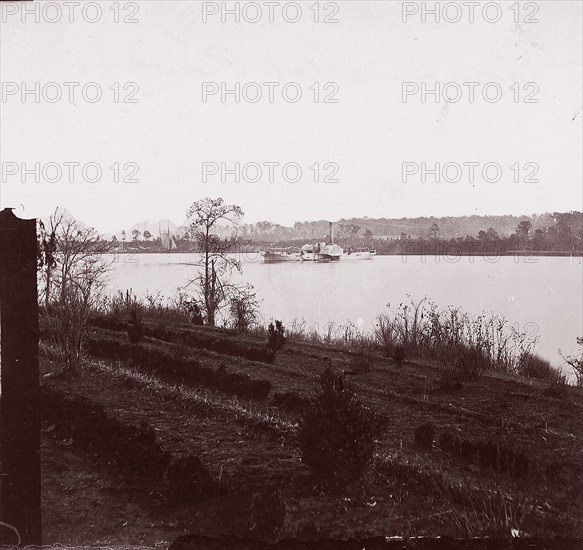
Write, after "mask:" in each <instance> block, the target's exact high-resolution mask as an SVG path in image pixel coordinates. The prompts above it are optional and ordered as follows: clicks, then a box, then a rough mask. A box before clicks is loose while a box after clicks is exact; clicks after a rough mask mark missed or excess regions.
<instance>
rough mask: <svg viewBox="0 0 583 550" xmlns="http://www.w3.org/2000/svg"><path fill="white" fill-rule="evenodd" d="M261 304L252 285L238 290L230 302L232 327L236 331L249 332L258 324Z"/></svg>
mask: <svg viewBox="0 0 583 550" xmlns="http://www.w3.org/2000/svg"><path fill="white" fill-rule="evenodd" d="M258 309H259V302H258V301H257V296H256V294H255V292H254V291H253V286H252V285H247V287H246V288H244V289H238V290H237V292H236V293H235V294H234V295H233V296H231V298H230V300H229V311H230V313H231V317H232V325H233V328H234V329H236V330H240V331H242V332H246V331H248V330H249V329H250V328H251V327H252V326H253V325H254V324H255V323H256V322H257V315H258V313H257V311H258Z"/></svg>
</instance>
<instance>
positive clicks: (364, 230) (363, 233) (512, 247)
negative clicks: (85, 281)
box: [112, 212, 583, 255]
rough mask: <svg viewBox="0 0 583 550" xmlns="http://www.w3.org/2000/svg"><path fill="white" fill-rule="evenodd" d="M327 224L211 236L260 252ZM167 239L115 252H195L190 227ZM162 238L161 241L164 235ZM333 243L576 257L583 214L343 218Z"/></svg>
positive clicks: (241, 229)
mask: <svg viewBox="0 0 583 550" xmlns="http://www.w3.org/2000/svg"><path fill="white" fill-rule="evenodd" d="M328 232H329V224H328V221H327V220H318V221H312V222H296V223H295V224H294V225H293V227H286V226H283V225H280V224H276V223H272V222H267V221H261V222H257V223H253V224H241V225H239V226H238V227H237V228H236V230H234V229H233V227H231V226H221V225H219V224H217V225H216V226H215V227H213V233H214V234H215V235H217V236H218V237H220V238H221V239H225V240H230V241H236V248H238V249H239V250H243V251H257V250H260V249H261V248H265V247H266V246H270V245H276V246H296V247H297V246H301V245H303V244H305V243H306V242H313V241H322V240H325V239H327V237H328ZM170 236H171V238H172V247H170V246H169V240H168V239H164V238H161V237H160V236H158V237H153V236H152V235H151V233H150V232H149V231H147V230H146V231H144V233H143V234H142V233H140V231H138V230H137V229H134V230H133V231H132V232H131V234H130V235H129V236H126V235H125V232H124V233H122V241H123V243H120V242H119V240H118V239H116V238H115V237H114V238H113V239H112V244H113V245H114V247H115V248H118V249H119V248H120V247H121V248H125V249H127V250H132V251H144V252H148V251H150V252H156V251H162V250H165V249H169V248H172V249H173V250H175V251H180V252H184V251H197V250H198V244H197V239H196V235H195V234H194V233H193V231H192V227H188V226H182V227H178V228H177V229H176V230H174V231H172V234H171V235H170ZM162 237H163V236H162ZM334 239H335V241H336V242H337V243H338V244H340V245H341V246H342V247H344V248H345V249H347V248H349V247H371V248H375V249H376V251H377V253H379V254H421V253H423V254H448V253H452V254H455V253H457V254H490V255H495V254H499V255H500V254H510V253H513V252H515V251H522V252H551V253H560V252H563V253H564V252H570V253H572V252H576V253H580V252H581V251H582V249H583V213H581V212H566V213H559V212H554V213H552V214H550V213H546V214H541V215H532V216H530V217H529V216H461V217H442V218H433V217H430V218H426V217H421V218H402V219H386V218H381V219H372V218H352V219H349V220H347V219H341V220H339V221H337V222H335V223H334Z"/></svg>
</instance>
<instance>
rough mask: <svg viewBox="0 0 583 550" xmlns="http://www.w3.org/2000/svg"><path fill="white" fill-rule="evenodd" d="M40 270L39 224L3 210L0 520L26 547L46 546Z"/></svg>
mask: <svg viewBox="0 0 583 550" xmlns="http://www.w3.org/2000/svg"><path fill="white" fill-rule="evenodd" d="M36 266H37V240H36V220H21V219H19V218H17V217H16V216H15V215H14V214H13V213H12V210H11V209H5V210H2V211H1V212H0V365H1V371H2V372H1V380H2V390H1V395H2V403H1V407H0V409H1V410H0V418H1V422H2V426H1V434H2V477H1V485H2V488H1V495H0V514H1V515H0V519H1V520H2V521H3V522H4V523H6V524H8V525H10V526H12V527H13V528H15V529H16V530H17V531H18V534H19V536H20V538H21V541H20V544H21V545H22V546H26V545H39V546H40V545H41V544H42V535H41V472H40V387H39V365H38V298H37V280H36ZM1 532H2V533H6V529H2V531H1ZM0 543H3V541H0Z"/></svg>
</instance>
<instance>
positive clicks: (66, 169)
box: [0, 0, 583, 232]
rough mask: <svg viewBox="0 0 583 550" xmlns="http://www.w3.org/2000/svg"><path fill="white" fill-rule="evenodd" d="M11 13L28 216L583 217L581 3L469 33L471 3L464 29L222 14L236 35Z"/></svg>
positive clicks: (398, 17) (371, 5)
mask: <svg viewBox="0 0 583 550" xmlns="http://www.w3.org/2000/svg"><path fill="white" fill-rule="evenodd" d="M2 4H3V5H2V7H1V9H2V14H1V15H2V19H1V22H0V80H1V81H2V90H1V91H2V98H1V103H0V109H1V112H0V119H1V125H0V161H1V168H2V178H1V180H0V208H4V207H8V206H10V207H15V208H16V213H17V215H19V216H21V217H37V216H44V215H46V214H48V213H49V212H50V211H52V210H53V209H54V208H55V207H56V206H62V207H66V208H67V209H68V210H69V211H71V212H72V213H73V214H74V215H75V216H76V217H78V218H79V219H81V220H83V221H84V222H85V223H88V224H90V225H93V226H95V227H96V228H98V229H99V230H101V231H103V232H109V231H116V230H118V229H119V228H120V227H129V226H130V225H132V224H134V223H135V222H138V221H141V220H147V219H150V220H158V219H160V218H169V219H172V220H175V221H176V222H177V223H181V222H182V221H183V220H184V219H185V215H186V210H187V209H188V207H189V206H190V205H191V204H192V203H193V202H194V201H196V200H197V199H200V198H202V197H205V196H211V197H217V196H220V197H223V199H224V200H225V201H227V202H229V203H235V204H238V205H240V206H241V207H242V209H243V211H244V212H245V214H246V215H245V219H244V221H245V222H248V223H254V222H256V221H259V220H269V221H272V222H276V223H281V224H284V225H291V224H293V223H294V222H295V221H305V220H314V219H330V220H336V219H340V218H350V217H363V216H368V217H374V218H376V217H387V218H401V217H415V216H435V217H439V216H447V215H472V214H480V215H486V214H515V215H521V214H532V213H542V212H547V211H550V212H553V211H570V210H583V204H582V203H583V196H582V193H583V191H582V182H583V179H582V176H583V174H582V161H581V151H582V129H583V128H582V120H583V114H582V113H581V109H582V103H581V101H582V100H581V94H582V65H583V63H582V59H581V57H582V53H581V52H582V39H581V36H582V32H581V31H582V7H581V6H582V5H581V3H580V2H576V1H566V2H564V1H554V0H553V1H552V2H551V1H540V2H536V3H533V2H530V3H524V2H521V3H519V9H518V10H516V8H515V11H512V9H511V6H515V4H514V3H511V2H491V3H490V4H492V5H494V8H495V7H496V6H498V9H499V10H500V12H499V13H498V12H496V11H491V12H487V13H486V15H484V13H483V7H484V4H485V3H483V2H482V3H481V4H480V5H479V6H478V7H477V8H476V11H475V13H474V21H473V22H469V13H468V11H467V6H465V5H464V4H463V3H462V2H452V3H450V4H453V5H454V7H453V8H452V7H450V8H448V9H450V10H452V9H457V8H459V10H460V12H459V14H461V15H460V20H459V21H458V22H455V17H456V15H458V14H456V13H454V12H453V11H450V12H448V13H445V14H443V13H442V14H441V18H440V21H439V22H437V21H435V16H433V15H431V14H428V13H425V14H423V13H421V12H422V8H423V6H422V4H423V5H424V6H426V7H431V6H433V4H435V2H424V3H423V2H397V1H391V0H387V1H367V0H358V1H338V2H324V1H322V2H319V3H315V2H312V1H307V2H299V3H293V2H279V3H276V4H277V5H274V4H272V5H271V9H272V10H273V12H272V18H271V19H272V20H270V13H269V10H270V4H269V3H267V2H255V3H251V4H252V5H248V4H249V3H248V2H226V3H225V6H227V8H229V9H234V10H237V9H239V10H240V19H239V21H238V22H237V21H236V20H235V16H234V15H229V14H228V13H221V3H219V2H202V1H190V0H179V1H170V0H165V1H156V0H143V1H139V2H123V1H122V2H117V3H116V2H108V1H104V2H93V3H91V2H90V3H89V4H92V6H85V4H87V3H79V6H76V7H75V8H74V10H73V13H72V14H71V11H70V10H69V9H66V10H65V9H64V8H63V7H61V8H59V9H60V10H61V13H60V14H59V11H58V9H57V8H56V7H55V4H56V3H55V2H34V3H31V5H30V7H29V8H28V9H29V10H31V13H28V14H25V13H23V10H24V9H25V8H24V7H23V4H22V3H4V2H3V3H2ZM10 4H12V7H7V6H8V5H10ZM298 4H299V6H300V8H301V14H300V13H299V12H298V11H297V5H298ZM437 4H438V5H439V6H440V7H442V6H443V5H444V4H446V3H444V2H441V3H439V2H438V3H437ZM527 4H528V5H527ZM96 5H97V8H96V7H95V6H96ZM456 6H457V8H456ZM533 6H534V7H533ZM71 9H73V8H71ZM15 10H16V11H15ZM98 10H100V11H98ZM535 10H536V13H534V11H535ZM215 12H218V13H215ZM205 14H206V20H204V17H205ZM498 15H499V20H498V21H495V19H497V17H498ZM222 18H224V19H225V21H224V22H223V21H222ZM23 19H24V20H23ZM70 19H71V20H70ZM255 19H257V22H253V20H255ZM294 19H297V22H295V23H294V22H292V21H293V20H294ZM316 19H318V22H316ZM324 19H326V20H327V21H329V22H327V23H324ZM487 19H488V20H487ZM124 20H125V22H124ZM51 21H52V22H51ZM91 21H93V22H91ZM130 21H134V22H130ZM470 82H471V83H476V84H473V85H471V86H470V85H465V84H464V83H470ZM65 83H78V85H72V84H65ZM265 83H271V84H267V85H266V84H265ZM404 83H407V84H404ZM436 83H437V84H438V85H439V86H440V92H443V88H444V87H446V86H445V85H446V84H448V83H449V86H447V87H446V88H447V97H444V94H443V93H440V94H439V97H438V98H436V97H435V95H431V94H427V95H426V96H425V97H424V98H422V96H421V90H422V88H424V87H425V88H427V89H431V88H435V86H436ZM236 85H238V86H239V90H240V94H239V97H238V99H239V101H238V102H236V101H235V95H236V94H233V93H231V94H226V96H225V98H224V99H225V101H222V99H221V93H220V92H221V89H226V90H229V89H230V90H234V89H235V86H236ZM284 87H285V95H284V92H283V89H284ZM404 87H405V89H406V90H407V91H408V92H409V94H408V95H407V97H406V101H404V98H403V89H404ZM471 89H473V90H474V93H475V97H474V100H473V101H470V90H471ZM23 90H24V91H26V90H29V91H30V93H28V94H25V95H24V97H23V95H22V92H23ZM35 90H39V96H38V97H35ZM203 90H206V92H207V94H206V96H205V97H203ZM217 90H218V92H217ZM243 90H244V92H243ZM258 90H259V91H260V92H261V96H260V97H257V91H258ZM270 90H272V91H273V102H271V101H270V97H269V95H270V93H269V92H270ZM298 90H299V91H301V98H300V99H299V100H298V101H295V99H296V94H297V93H298ZM460 90H461V92H460ZM98 92H100V93H101V97H100V98H99V99H98V98H97V97H98V96H97V93H98ZM458 93H460V96H459V97H456V94H458ZM484 93H486V95H487V97H488V98H489V99H490V101H486V100H485V99H484V98H483V94H484ZM498 93H501V95H500V97H499V98H498V97H497V95H496V94H498ZM59 94H60V99H59ZM70 94H72V95H70ZM324 99H327V100H328V101H324ZM422 99H425V101H424V102H423V101H422ZM448 99H449V101H448ZM116 100H117V101H116ZM132 101H133V102H132ZM37 163H38V165H37ZM75 163H78V164H75ZM236 163H239V165H237V164H236ZM404 163H406V164H404ZM436 163H440V166H441V167H443V166H444V165H446V164H448V163H450V164H449V165H448V168H447V170H446V171H445V173H444V172H443V171H440V172H441V175H440V178H439V181H436V177H435V175H432V173H431V170H432V169H434V168H435V164H436ZM464 163H465V164H464ZM468 163H473V164H468ZM284 165H285V166H286V168H285V170H284V169H283V167H284ZM36 166H38V167H39V168H38V170H37V169H36ZM221 166H223V168H224V173H223V174H221ZM237 166H239V169H237ZM257 167H259V168H260V169H261V173H259V172H258V171H257ZM485 167H487V169H485ZM83 168H85V171H83ZM298 168H299V171H298ZM425 168H426V169H427V170H428V172H427V173H424V174H422V172H424V171H425ZM471 168H473V169H474V178H473V181H471V179H472V178H470V169H471ZM98 169H100V171H101V174H100V176H99V170H98ZM27 170H28V172H27ZM205 170H206V172H205ZM270 170H272V174H270ZM404 170H405V171H406V174H405V177H404V175H403V171H404ZM72 171H73V172H74V173H73V175H72V179H73V181H69V175H70V174H71V172H72ZM233 171H234V172H239V173H238V176H239V181H238V182H237V181H235V174H234V173H233ZM300 171H301V176H300ZM215 172H218V173H215ZM259 176H260V177H259ZM270 176H272V177H270ZM422 176H424V178H422ZM23 180H24V181H23ZM35 180H38V181H35ZM116 180H117V181H116ZM223 180H224V181H223ZM256 180H257V181H256ZM295 180H298V181H295ZM448 180H449V181H448Z"/></svg>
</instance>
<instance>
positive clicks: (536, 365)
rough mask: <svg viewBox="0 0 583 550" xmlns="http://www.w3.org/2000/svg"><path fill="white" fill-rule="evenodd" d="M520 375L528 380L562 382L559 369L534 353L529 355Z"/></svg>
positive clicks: (520, 370)
mask: <svg viewBox="0 0 583 550" xmlns="http://www.w3.org/2000/svg"><path fill="white" fill-rule="evenodd" d="M518 372H519V374H522V375H523V376H526V377H528V378H536V379H538V380H548V381H549V382H551V383H554V382H558V381H561V378H562V374H561V371H560V370H559V369H556V368H555V367H553V366H552V365H551V364H550V362H549V361H547V360H546V359H543V358H542V357H539V356H538V355H535V354H534V353H527V354H526V355H525V356H524V358H523V360H522V362H521V365H520V367H519V368H518Z"/></svg>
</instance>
